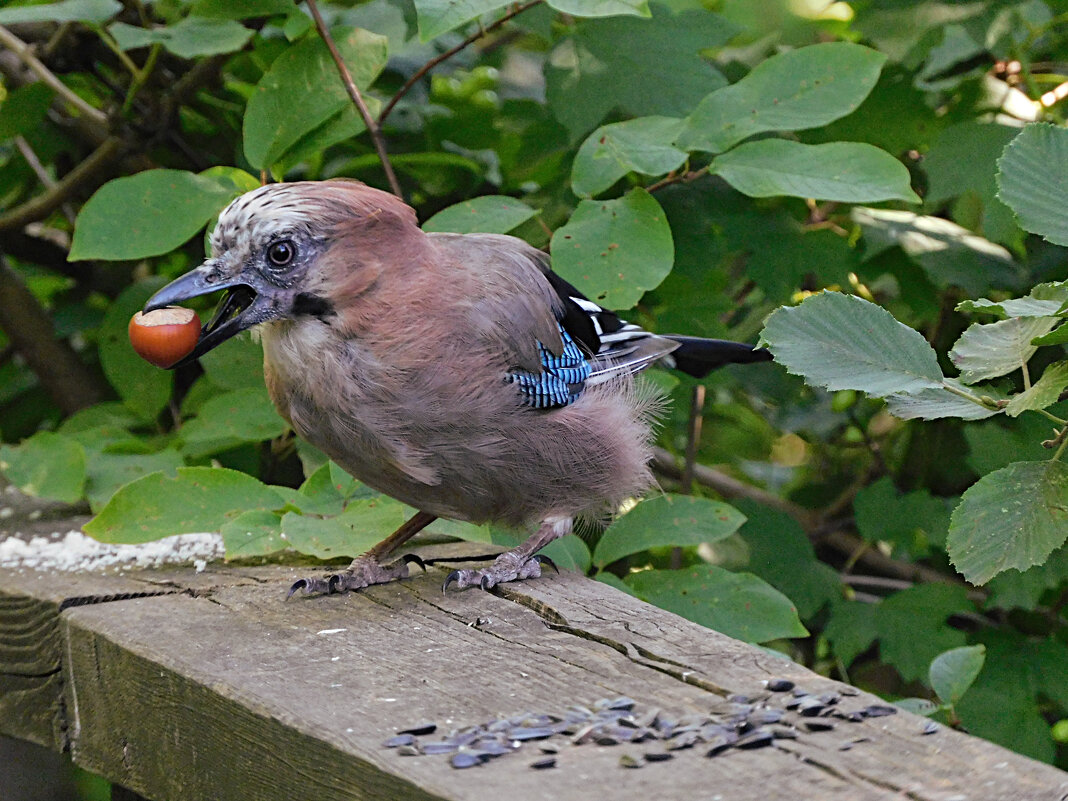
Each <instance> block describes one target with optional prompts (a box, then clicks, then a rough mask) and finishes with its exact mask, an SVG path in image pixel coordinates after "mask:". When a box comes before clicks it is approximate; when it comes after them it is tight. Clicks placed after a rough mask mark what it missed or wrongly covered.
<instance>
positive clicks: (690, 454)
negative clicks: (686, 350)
mask: <svg viewBox="0 0 1068 801" xmlns="http://www.w3.org/2000/svg"><path fill="white" fill-rule="evenodd" d="M704 408H705V385H704V384H695V385H694V387H693V391H692V392H691V393H690V422H689V425H687V426H686V460H685V461H684V462H683V465H682V480H681V481H680V485H681V486H680V487H679V492H681V493H683V494H685V495H691V494H692V493H693V477H694V471H696V470H697V446H698V445H699V444H700V442H701V428H702V426H703V424H704V420H705V418H704V415H703V414H702V412H703V411H704ZM680 567H682V548H680V547H677V546H676V547H675V548H672V549H671V569H672V570H678V569H679V568H680Z"/></svg>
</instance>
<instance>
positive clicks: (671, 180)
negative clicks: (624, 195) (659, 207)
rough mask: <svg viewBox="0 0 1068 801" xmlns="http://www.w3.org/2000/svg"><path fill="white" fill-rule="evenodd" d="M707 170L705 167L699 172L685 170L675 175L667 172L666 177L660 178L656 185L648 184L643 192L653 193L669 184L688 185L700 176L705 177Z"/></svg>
mask: <svg viewBox="0 0 1068 801" xmlns="http://www.w3.org/2000/svg"><path fill="white" fill-rule="evenodd" d="M708 170H709V168H708V167H707V166H706V167H701V169H699V170H687V171H686V172H680V173H676V172H674V171H672V172H669V173H668V174H667V175H665V176H664V177H663V178H661V179H660V180H659V181H657V182H656V183H654V184H650V185H649V186H647V187H645V191H646V192H655V191H656V190H658V189H663V188H664V187H665V186H670V185H671V184H678V183H683V184H688V183H690V181H696V180H697V179H698V178H700V177H701V176H702V175H707V174H708Z"/></svg>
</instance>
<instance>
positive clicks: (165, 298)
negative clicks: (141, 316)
mask: <svg viewBox="0 0 1068 801" xmlns="http://www.w3.org/2000/svg"><path fill="white" fill-rule="evenodd" d="M205 277H206V273H205V272H204V271H203V269H199V268H198V269H196V270H192V271H190V272H188V273H186V274H185V275H183V276H180V277H179V278H176V279H175V280H173V281H171V282H170V283H169V284H167V286H165V287H163V289H161V290H160V291H159V292H157V293H156V294H155V295H153V296H152V297H150V298H149V299H148V302H147V303H145V307H144V309H143V310H142V311H144V312H145V313H147V312H150V311H153V310H155V309H162V308H163V307H164V306H176V305H178V304H180V303H181V302H182V301H186V300H190V299H191V298H196V297H200V296H201V295H208V294H211V293H212V292H219V291H220V290H224V289H225V290H228V291H227V293H226V295H224V296H223V299H222V301H221V302H220V303H219V306H218V308H216V310H215V314H214V315H213V316H212V318H211V321H210V322H208V323H207V324H206V325H204V326H203V327H202V328H201V329H200V339H198V340H197V344H196V347H195V348H193V350H192V352H191V353H190V354H189V355H188V356H186V357H184V358H183V359H180V360H179V361H177V362H175V363H174V364H172V365H171V366H170V367H169V368H168V369H170V370H173V369H174V368H176V367H182V366H184V365H186V364H189V363H190V362H193V361H196V360H197V359H199V358H200V357H201V356H203V355H204V354H205V353H207V352H208V351H209V350H211V349H212V348H214V347H216V346H218V345H221V344H222V343H223V342H225V341H226V340H228V339H229V338H230V337H232V336H234V335H235V334H237V333H240V332H241V331H244V330H245V329H246V328H251V327H252V326H254V325H255V324H256V323H258V322H261V317H260V315H259V313H258V309H257V308H256V307H257V306H258V305H259V304H257V303H256V301H257V299H258V298H259V295H258V294H257V292H256V289H255V288H254V287H252V286H251V285H250V284H248V283H246V282H244V281H239V280H235V281H228V282H222V283H220V282H208V281H207V280H205Z"/></svg>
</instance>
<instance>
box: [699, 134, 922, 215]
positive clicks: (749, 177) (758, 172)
mask: <svg viewBox="0 0 1068 801" xmlns="http://www.w3.org/2000/svg"><path fill="white" fill-rule="evenodd" d="M712 174H713V175H718V176H719V177H720V178H722V179H723V180H725V181H726V182H727V183H729V184H730V185H731V186H733V187H734V188H735V189H737V190H738V191H739V192H742V193H744V194H746V195H749V196H750V197H775V196H778V195H791V196H794V197H803V198H814V199H816V200H836V201H839V202H842V203H874V202H876V201H880V200H904V201H907V202H909V203H919V202H920V198H919V197H918V196H917V195H916V193H915V192H913V191H912V188H911V187H910V186H909V171H908V170H907V169H906V168H905V165H904V164H902V163H901V162H900V161H898V160H897V159H895V158H894V157H893V156H891V155H890V154H889V153H887V152H885V151H883V150H879V148H877V147H873V146H872V145H866V144H863V143H860V142H829V143H827V144H825V145H804V144H801V143H800V142H791V141H789V140H787V139H762V140H760V141H759V142H748V143H746V144H744V145H740V146H738V147H736V148H734V149H733V150H731V151H730V152H728V153H724V154H723V155H722V156H719V157H718V158H717V159H716V160H715V161H713V162H712Z"/></svg>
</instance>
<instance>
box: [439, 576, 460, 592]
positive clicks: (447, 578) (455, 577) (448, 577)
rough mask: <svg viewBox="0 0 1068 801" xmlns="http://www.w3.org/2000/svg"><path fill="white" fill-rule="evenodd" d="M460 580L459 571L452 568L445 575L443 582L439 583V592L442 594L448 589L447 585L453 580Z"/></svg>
mask: <svg viewBox="0 0 1068 801" xmlns="http://www.w3.org/2000/svg"><path fill="white" fill-rule="evenodd" d="M459 580H460V571H459V570H454V571H452V572H451V573H449V575H447V576H446V577H445V583H444V584H442V585H441V594H442V595H444V594H445V591H446V590H447V589H449V585H450V584H452V583H453V582H454V581H459Z"/></svg>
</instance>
